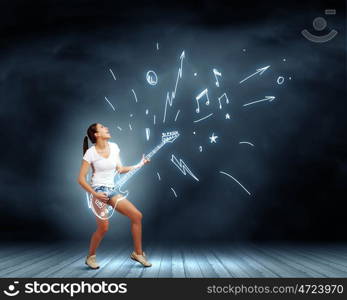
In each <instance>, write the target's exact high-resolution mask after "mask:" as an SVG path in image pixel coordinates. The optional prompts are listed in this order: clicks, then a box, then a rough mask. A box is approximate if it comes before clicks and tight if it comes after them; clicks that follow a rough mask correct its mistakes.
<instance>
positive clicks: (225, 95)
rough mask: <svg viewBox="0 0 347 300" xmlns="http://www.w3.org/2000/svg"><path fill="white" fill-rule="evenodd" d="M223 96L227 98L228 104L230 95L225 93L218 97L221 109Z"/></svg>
mask: <svg viewBox="0 0 347 300" xmlns="http://www.w3.org/2000/svg"><path fill="white" fill-rule="evenodd" d="M223 97H224V98H225V103H226V104H229V99H228V96H227V94H226V93H224V94H223V95H222V96H220V97H219V98H218V102H219V109H222V102H221V99H222V98H223Z"/></svg>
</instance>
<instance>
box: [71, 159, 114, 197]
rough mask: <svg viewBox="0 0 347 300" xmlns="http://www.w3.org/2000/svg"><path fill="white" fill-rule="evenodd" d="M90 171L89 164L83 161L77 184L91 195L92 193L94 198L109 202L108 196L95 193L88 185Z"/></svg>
mask: <svg viewBox="0 0 347 300" xmlns="http://www.w3.org/2000/svg"><path fill="white" fill-rule="evenodd" d="M88 171H89V163H88V162H87V161H86V160H84V159H82V165H81V169H80V174H79V176H78V179H77V182H78V183H79V184H80V185H81V186H82V187H83V188H84V189H85V190H86V191H87V192H89V193H91V194H92V195H93V196H95V197H96V198H98V199H100V200H104V201H107V200H109V199H108V197H107V196H106V194H104V193H97V192H95V191H94V189H93V188H92V187H91V186H90V185H89V184H88V182H87V180H86V177H87V174H88Z"/></svg>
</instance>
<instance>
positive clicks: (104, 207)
mask: <svg viewBox="0 0 347 300" xmlns="http://www.w3.org/2000/svg"><path fill="white" fill-rule="evenodd" d="M178 136H179V134H178V132H177V131H174V132H169V133H163V134H162V142H161V143H160V144H159V145H158V146H157V147H155V148H154V149H153V150H152V151H151V152H150V153H149V154H147V155H146V158H147V159H149V158H151V157H152V156H153V155H154V154H155V153H156V152H158V151H159V149H160V148H161V147H163V146H164V145H165V144H167V143H172V142H173V141H174V140H176V139H177V138H178ZM140 169H141V168H136V169H133V170H132V171H129V172H128V173H127V174H126V175H124V176H123V177H121V178H120V176H119V174H118V173H117V175H118V178H120V179H117V180H116V185H115V187H114V188H113V192H112V195H111V198H112V197H113V196H116V195H118V197H117V199H116V201H120V200H122V199H124V198H127V197H128V195H129V191H127V190H125V191H123V190H122V186H123V185H124V184H125V183H126V182H127V181H128V180H129V179H130V178H131V177H132V176H133V175H134V174H135V173H136V172H138V171H139V170H140ZM99 192H101V193H102V192H103V191H102V190H100V191H99ZM86 196H87V201H88V207H89V208H90V209H91V210H92V212H93V213H94V214H95V215H96V216H97V217H98V218H99V219H101V220H107V219H109V218H111V217H112V215H113V213H114V211H115V209H114V207H113V206H112V205H109V204H107V203H105V202H103V201H101V200H99V199H97V198H95V197H94V196H93V194H88V193H86Z"/></svg>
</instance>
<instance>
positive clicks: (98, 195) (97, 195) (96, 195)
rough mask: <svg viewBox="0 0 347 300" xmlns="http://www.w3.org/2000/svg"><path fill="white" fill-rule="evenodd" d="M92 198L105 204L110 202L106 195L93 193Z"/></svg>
mask: <svg viewBox="0 0 347 300" xmlns="http://www.w3.org/2000/svg"><path fill="white" fill-rule="evenodd" d="M94 197H95V198H97V199H99V200H101V201H102V202H105V203H106V202H107V201H109V200H110V198H109V197H107V194H106V193H95V194H94Z"/></svg>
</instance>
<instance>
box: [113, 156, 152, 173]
mask: <svg viewBox="0 0 347 300" xmlns="http://www.w3.org/2000/svg"><path fill="white" fill-rule="evenodd" d="M118 161H119V162H120V159H119V160H118ZM149 162H150V160H149V159H147V158H146V157H145V155H144V154H143V155H142V159H141V161H140V162H139V163H138V164H136V165H134V166H122V165H121V164H117V166H116V170H117V172H118V173H119V174H123V173H127V172H129V171H131V170H134V169H137V168H141V167H142V166H143V165H145V164H147V163H149Z"/></svg>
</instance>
